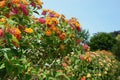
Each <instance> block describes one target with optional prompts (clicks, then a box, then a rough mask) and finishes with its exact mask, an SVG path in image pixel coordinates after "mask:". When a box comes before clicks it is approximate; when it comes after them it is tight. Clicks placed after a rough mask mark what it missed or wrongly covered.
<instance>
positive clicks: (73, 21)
mask: <svg viewBox="0 0 120 80" xmlns="http://www.w3.org/2000/svg"><path fill="white" fill-rule="evenodd" d="M68 23H69V25H70V26H71V28H72V29H76V30H77V31H78V32H79V31H80V23H79V22H78V21H77V20H76V18H72V19H70V20H69V21H68Z"/></svg>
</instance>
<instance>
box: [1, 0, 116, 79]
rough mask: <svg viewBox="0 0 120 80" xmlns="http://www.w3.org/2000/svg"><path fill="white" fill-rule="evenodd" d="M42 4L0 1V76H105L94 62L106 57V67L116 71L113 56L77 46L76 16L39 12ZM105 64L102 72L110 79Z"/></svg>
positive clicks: (25, 0) (37, 0) (33, 0)
mask: <svg viewBox="0 0 120 80" xmlns="http://www.w3.org/2000/svg"><path fill="white" fill-rule="evenodd" d="M42 4H43V3H42V2H41V1H40V0H1V1H0V79H3V80H8V79H9V80H30V79H33V80H36V79H40V80H44V79H45V80H47V79H48V80H50V79H51V80H54V79H60V80H64V79H65V80H67V79H68V80H70V79H71V80H73V79H75V80H76V79H80V80H85V79H88V80H89V79H92V78H94V79H107V77H105V75H104V74H103V73H104V72H105V71H104V70H105V69H106V68H105V67H103V66H100V64H98V62H101V64H103V65H107V63H106V62H102V61H101V60H102V59H104V58H105V61H107V59H108V60H109V61H110V62H109V66H110V67H112V68H114V70H116V69H117V67H115V66H116V62H117V61H116V60H114V57H113V58H109V57H107V56H105V55H102V56H101V55H97V54H94V53H91V52H90V53H86V54H83V52H84V51H89V47H88V46H87V45H86V44H82V45H80V42H82V39H81V37H78V36H77V34H78V32H80V30H81V29H80V23H79V22H78V21H77V19H76V18H71V19H66V18H65V16H64V15H61V14H58V13H57V12H55V11H52V10H42V13H41V14H40V13H39V12H38V10H39V9H41V8H42ZM33 13H36V14H38V18H36V17H34V16H33ZM98 58H99V59H100V60H99V59H98ZM112 59H113V60H114V63H112V62H111V60H112ZM110 64H111V65H110ZM112 64H114V66H112ZM109 66H107V71H106V72H105V74H107V75H110V76H111V77H110V79H112V78H114V77H112V76H113V75H111V74H108V72H109V71H111V70H112V68H110V67H109ZM102 74H103V75H102ZM98 75H99V76H100V77H98ZM96 76H97V77H96ZM101 76H102V77H101ZM116 77H117V76H115V78H116Z"/></svg>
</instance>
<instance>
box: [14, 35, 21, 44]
mask: <svg viewBox="0 0 120 80" xmlns="http://www.w3.org/2000/svg"><path fill="white" fill-rule="evenodd" d="M12 40H13V41H14V42H15V43H16V44H19V41H18V40H17V39H16V37H15V36H14V35H12Z"/></svg>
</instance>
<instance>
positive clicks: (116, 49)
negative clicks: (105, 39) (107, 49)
mask: <svg viewBox="0 0 120 80" xmlns="http://www.w3.org/2000/svg"><path fill="white" fill-rule="evenodd" d="M112 52H113V53H114V55H115V56H116V58H117V59H118V60H120V34H119V35H117V36H116V44H114V46H113V47H112Z"/></svg>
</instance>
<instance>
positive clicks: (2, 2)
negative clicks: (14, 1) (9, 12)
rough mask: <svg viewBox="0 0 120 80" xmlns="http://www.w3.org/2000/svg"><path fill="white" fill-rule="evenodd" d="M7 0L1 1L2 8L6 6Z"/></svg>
mask: <svg viewBox="0 0 120 80" xmlns="http://www.w3.org/2000/svg"><path fill="white" fill-rule="evenodd" d="M5 3H6V2H5V1H4V0H3V1H0V8H3V7H4V6H5Z"/></svg>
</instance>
